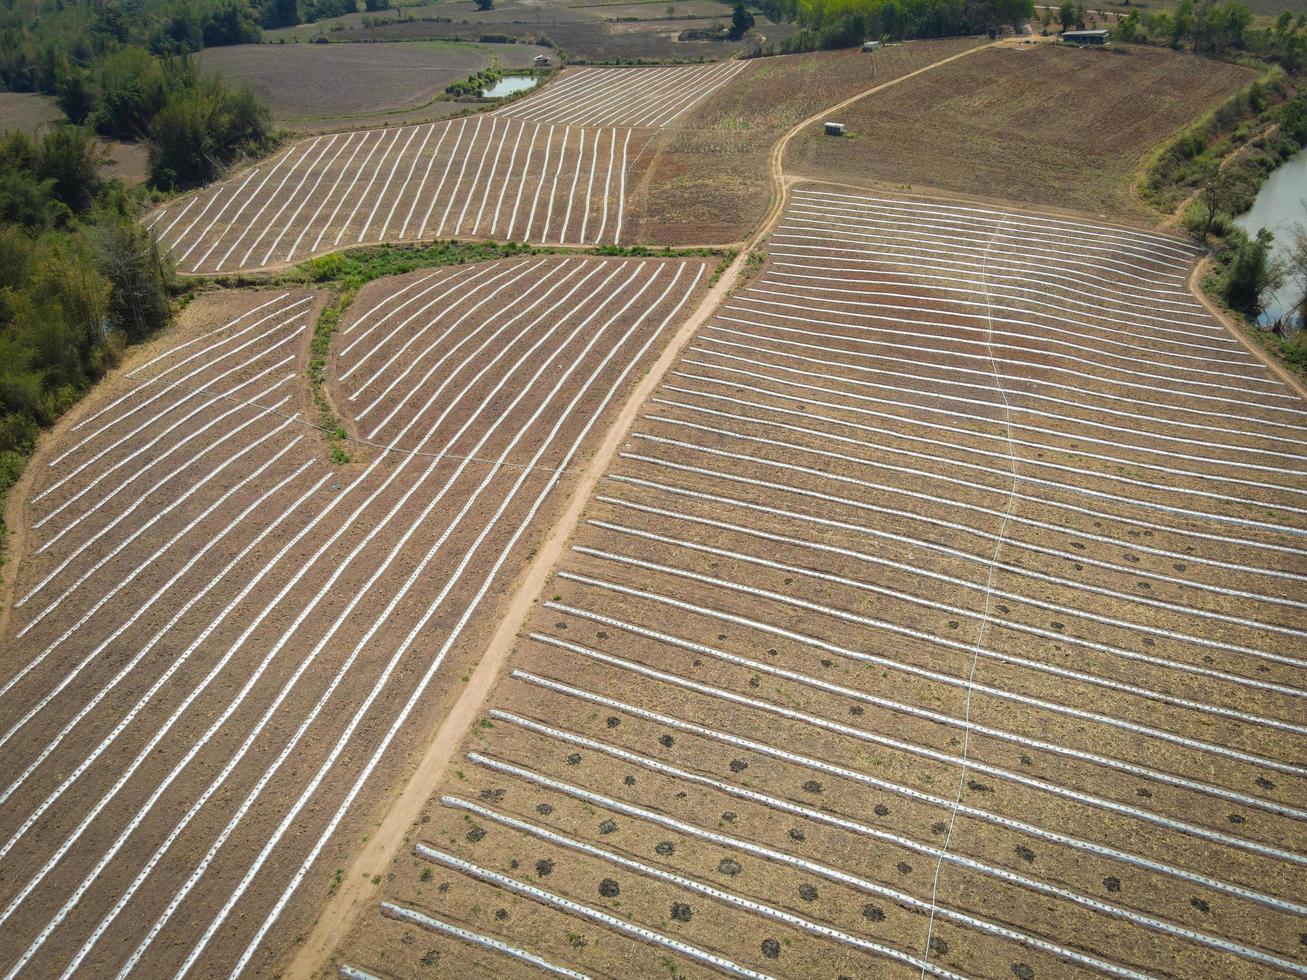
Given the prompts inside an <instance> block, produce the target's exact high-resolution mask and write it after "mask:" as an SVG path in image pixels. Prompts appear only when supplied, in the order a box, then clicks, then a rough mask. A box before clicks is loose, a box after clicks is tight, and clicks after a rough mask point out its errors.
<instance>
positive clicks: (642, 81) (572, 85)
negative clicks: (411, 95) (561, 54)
mask: <svg viewBox="0 0 1307 980" xmlns="http://www.w3.org/2000/svg"><path fill="white" fill-rule="evenodd" d="M747 65H748V62H747V61H725V62H718V63H716V64H707V65H692V66H691V65H686V66H672V67H667V68H571V69H568V70H567V71H565V72H564V73H563V74H562V75H561V76H560V77H559V78H558V80H556V81H554V82H551V83H550V84H549V85H547V86H546V87H545V88H543V89H542V90H541V91H539V92H538V93H534V94H532V95H529V96H527V97H526V98H523V99H519V100H517V101H515V102H511V103H509V104H508V105H506V106H504V107H503V108H502V109H496V110H494V113H493V114H494V115H497V116H509V117H513V118H517V119H527V120H531V121H533V122H545V123H555V124H569V125H576V126H629V127H632V128H649V129H658V128H661V127H663V126H667V125H670V124H671V123H672V122H674V121H675V120H676V119H677V118H678V117H680V116H681V115H683V114H684V113H686V112H688V111H689V110H690V109H691V108H692V107H694V106H695V105H697V104H698V103H700V102H701V101H703V100H704V99H705V98H707V97H708V96H709V95H711V94H712V93H713V92H715V91H717V89H719V88H721V87H722V86H723V85H725V84H726V83H727V82H729V81H730V80H731V79H732V78H734V77H735V76H736V75H738V74H740V72H742V71H744V69H745V68H746V66H747Z"/></svg>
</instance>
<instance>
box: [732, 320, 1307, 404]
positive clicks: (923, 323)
mask: <svg viewBox="0 0 1307 980" xmlns="http://www.w3.org/2000/svg"><path fill="white" fill-rule="evenodd" d="M805 298H806V297H805ZM740 302H741V304H743V305H734V304H727V305H726V306H724V307H723V308H724V309H729V310H733V311H735V312H739V313H752V314H755V315H762V316H774V317H779V318H782V319H787V320H799V321H803V322H808V323H816V324H818V325H824V326H830V325H832V321H829V320H821V319H810V318H808V317H806V316H803V315H802V314H801V313H800V314H788V315H787V314H782V313H777V312H774V310H773V309H772V308H773V307H775V308H780V309H782V310H800V311H803V313H830V312H832V311H831V310H830V309H829V308H828V307H824V306H812V305H809V304H806V303H786V302H782V301H780V300H769V299H762V298H759V297H756V296H752V295H748V296H743V297H740ZM749 304H754V305H749ZM866 305H867V306H868V307H870V308H873V309H880V310H887V311H892V312H891V313H888V314H878V313H864V312H857V311H838V312H839V313H841V314H842V315H843V316H846V317H854V318H857V319H858V320H873V321H877V322H886V323H894V324H899V325H903V324H912V325H913V326H915V327H922V328H924V327H929V328H932V329H935V330H940V331H945V332H946V336H947V338H948V341H949V342H950V343H953V344H959V345H970V346H982V345H983V344H984V340H983V339H978V338H974V337H965V336H957V335H958V334H973V333H980V334H983V333H985V330H984V328H982V327H969V326H963V325H960V324H953V323H945V322H943V321H940V320H928V319H919V318H907V319H905V318H904V317H903V316H902V315H901V314H903V313H930V314H937V312H938V311H934V310H930V309H927V308H924V307H913V306H905V305H902V304H894V303H872V302H868V303H867V304H866ZM755 307H764V309H757V308H755ZM952 315H954V316H963V314H952ZM976 315H977V316H978V315H979V314H976ZM966 316H971V314H966ZM998 319H1001V318H998ZM1024 322H1025V323H1026V324H1027V325H1030V326H1037V325H1036V324H1034V323H1031V322H1029V321H1024ZM844 326H845V327H846V328H849V329H856V330H862V331H864V332H866V333H869V334H881V333H884V334H888V335H890V336H909V335H911V336H917V337H919V338H920V337H922V334H921V331H920V330H916V331H909V330H904V329H892V328H888V327H880V326H869V325H866V324H862V323H851V322H845V324H844ZM994 332H995V334H996V335H997V336H1003V337H1012V338H1015V339H1017V340H1030V339H1031V338H1030V337H1029V336H1028V335H1027V334H1025V333H1022V332H1019V331H1003V330H996V331H994ZM923 339H928V340H932V339H934V340H942V339H943V338H935V337H931V336H929V335H927V336H926V337H925V338H923ZM1044 345H1046V346H1044ZM994 347H995V349H997V350H1004V351H1013V352H1016V353H1019V354H1036V355H1040V356H1043V357H1047V358H1049V359H1050V360H1051V361H1053V362H1055V364H1057V365H1059V366H1060V365H1062V364H1077V365H1083V366H1085V367H1087V368H1097V369H1099V370H1101V371H1104V372H1117V373H1119V374H1123V375H1127V376H1128V377H1132V378H1150V379H1153V380H1154V381H1170V382H1172V383H1175V384H1182V385H1192V386H1193V387H1195V388H1206V389H1211V390H1213V391H1230V392H1241V393H1243V394H1244V395H1261V396H1264V397H1266V398H1283V399H1286V400H1289V401H1291V402H1292V401H1294V400H1297V401H1301V399H1299V398H1298V396H1297V395H1296V394H1293V393H1291V392H1284V391H1279V390H1276V391H1267V390H1265V389H1263V388H1249V387H1246V386H1244V385H1236V384H1222V383H1221V382H1219V381H1202V380H1197V379H1193V378H1188V377H1183V376H1182V372H1186V373H1188V374H1204V375H1210V376H1212V377H1230V375H1229V373H1228V372H1222V371H1215V370H1206V369H1203V370H1200V369H1197V368H1179V367H1176V366H1175V365H1171V364H1170V363H1169V362H1157V361H1151V360H1149V359H1147V358H1143V357H1139V356H1138V355H1136V354H1115V353H1111V352H1107V351H1102V350H1101V348H1100V347H1098V346H1090V345H1084V344H1071V343H1067V342H1063V341H1057V340H1045V339H1044V338H1043V337H1041V338H1040V345H1028V344H1020V343H997V344H995V345H994ZM1051 347H1069V348H1071V349H1072V350H1079V351H1081V352H1082V354H1068V353H1065V352H1063V351H1053V350H1050V349H1049V348H1051ZM932 350H933V351H934V352H935V353H936V354H937V355H938V354H943V355H947V354H949V353H950V351H949V350H948V349H947V348H932ZM1090 353H1099V354H1101V356H1102V357H1104V358H1108V359H1116V360H1119V361H1124V362H1125V363H1127V364H1139V365H1148V366H1153V365H1156V366H1157V367H1158V368H1159V369H1160V368H1171V369H1172V370H1171V371H1169V372H1167V373H1161V372H1160V371H1141V370H1137V369H1135V368H1129V367H1125V366H1123V365H1117V364H1108V363H1104V362H1103V361H1101V360H1096V359H1095V358H1093V357H1087V356H1083V355H1084V354H1090ZM1003 360H1004V362H1005V363H1006V362H1010V360H1011V359H1010V358H1004V359H1003ZM1267 373H1269V372H1267ZM1091 376H1092V377H1094V378H1095V380H1098V381H1100V382H1103V383H1106V384H1121V383H1123V382H1122V381H1121V380H1120V379H1119V378H1116V377H1113V376H1112V375H1111V374H1107V375H1101V374H1094V375H1091ZM1233 377H1234V379H1235V380H1238V379H1239V378H1240V376H1239V375H1235V376H1233ZM1265 383H1266V384H1268V385H1270V384H1271V382H1270V381H1269V380H1268V381H1266V382H1265ZM1273 387H1276V388H1277V389H1278V388H1283V384H1280V385H1278V386H1276V385H1273ZM1162 390H1167V391H1170V392H1172V393H1173V394H1179V395H1184V396H1186V397H1190V398H1203V397H1207V398H1211V399H1212V400H1214V401H1222V400H1224V401H1232V400H1237V401H1239V402H1240V403H1241V404H1247V405H1253V406H1256V407H1258V408H1265V409H1269V410H1272V411H1282V412H1289V413H1291V414H1303V415H1307V411H1304V410H1301V409H1297V408H1292V407H1290V408H1285V407H1281V406H1277V405H1272V404H1270V403H1268V402H1261V401H1252V400H1250V399H1246V398H1245V399H1231V398H1228V397H1227V398H1218V397H1217V396H1215V395H1210V394H1208V393H1207V392H1191V391H1186V390H1185V389H1183V388H1172V389H1162Z"/></svg>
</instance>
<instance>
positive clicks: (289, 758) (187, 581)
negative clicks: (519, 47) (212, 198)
mask: <svg viewBox="0 0 1307 980" xmlns="http://www.w3.org/2000/svg"><path fill="white" fill-rule="evenodd" d="M500 265H502V266H503V267H504V268H506V269H508V270H509V271H510V272H514V273H515V272H518V271H523V270H529V271H528V279H527V280H524V281H523V284H522V289H521V291H519V292H518V293H514V294H509V293H505V294H503V295H502V297H500V299H499V302H497V303H496V304H495V305H490V306H483V307H481V308H479V309H476V310H473V309H472V304H468V305H466V306H459V305H457V304H453V303H451V304H447V305H444V306H439V307H436V308H433V309H431V310H428V311H427V312H426V314H425V315H424V317H423V318H422V319H421V320H418V319H414V320H413V321H411V323H410V324H409V325H408V326H406V327H405V328H403V329H402V330H400V331H399V332H397V333H395V334H394V335H393V336H392V337H391V338H390V340H389V341H388V343H390V344H391V345H393V346H392V347H390V348H384V349H383V350H384V352H388V351H390V350H393V349H395V348H397V347H398V346H400V345H401V344H402V343H403V342H406V341H407V340H409V339H410V338H411V336H413V335H416V334H417V333H418V331H419V330H421V329H430V330H432V331H435V332H437V333H440V332H445V333H448V337H447V346H446V347H445V348H441V349H439V350H435V351H432V352H430V353H424V354H419V353H413V354H410V355H408V357H409V361H408V362H406V363H411V364H413V365H414V366H415V367H417V368H421V369H423V370H425V365H426V364H429V363H434V362H435V360H436V359H437V358H438V357H439V356H441V353H442V351H443V352H446V353H450V352H452V353H451V356H450V357H448V358H447V359H446V360H445V361H444V363H443V365H442V367H441V369H440V375H439V383H437V382H432V383H431V384H424V386H423V387H422V389H421V391H420V396H421V400H420V401H419V400H417V399H413V400H411V401H404V402H401V400H400V397H399V395H400V394H401V393H403V394H405V395H406V394H407V393H408V388H407V387H404V385H403V383H401V384H400V385H397V386H396V388H395V393H396V395H395V400H394V404H395V405H398V406H400V410H399V411H398V412H397V413H396V415H395V419H394V420H393V422H392V427H391V428H388V429H387V430H386V432H385V439H386V442H385V444H384V445H383V446H382V447H381V448H380V449H374V450H372V451H367V452H364V453H361V454H360V455H361V456H362V457H363V459H362V460H361V461H359V462H355V463H351V464H349V465H347V466H343V467H335V468H333V467H332V466H331V465H329V464H328V463H327V462H326V461H325V459H326V455H327V448H326V444H325V443H324V442H323V441H322V440H321V437H320V436H319V435H318V433H317V432H316V431H315V430H314V429H313V428H311V427H309V426H308V425H306V424H305V420H306V419H313V418H316V413H315V412H314V411H313V409H312V408H311V403H310V400H309V396H308V391H307V386H306V385H305V384H304V382H303V372H304V368H305V363H306V358H307V341H308V335H309V330H310V329H311V325H312V320H313V316H315V315H316V312H317V310H318V309H319V307H320V305H321V302H322V299H321V298H320V297H319V296H318V295H316V294H313V293H307V292H304V291H298V292H290V293H280V292H274V291H262V292H257V293H231V294H224V295H223V296H222V297H220V298H218V299H210V298H209V297H202V298H201V299H198V300H196V301H195V302H194V303H193V304H192V305H191V306H190V307H188V309H187V311H186V313H185V315H184V317H183V319H182V323H181V325H180V326H179V328H178V329H177V330H176V331H172V332H170V334H169V336H167V337H164V338H161V339H160V340H159V341H157V342H155V343H154V344H152V345H151V347H150V348H148V349H146V350H143V351H141V352H140V353H138V354H137V355H135V356H134V358H133V362H132V364H129V365H127V368H126V370H125V371H124V372H120V373H118V374H116V375H115V376H114V377H113V378H112V379H111V380H110V382H109V383H108V384H107V385H105V386H103V388H102V389H97V392H96V394H95V395H94V396H93V397H92V398H90V399H88V401H87V402H86V403H85V404H84V405H82V406H79V409H78V411H77V412H76V413H74V415H73V417H72V418H70V419H69V421H68V423H67V424H66V425H65V426H64V427H63V428H61V429H60V430H59V431H58V432H56V433H55V435H54V437H53V438H52V440H51V442H50V444H49V445H48V446H47V447H44V448H43V451H42V455H41V456H40V457H39V458H38V459H37V460H35V461H34V463H33V465H34V466H38V467H41V469H40V470H39V474H38V478H37V480H36V481H35V483H34V484H33V488H32V493H31V497H30V499H29V501H28V504H27V507H26V508H25V509H24V510H23V511H22V512H21V513H22V516H23V518H24V520H25V521H26V523H27V533H26V535H25V541H26V542H27V547H26V549H25V553H24V555H23V556H22V557H21V563H20V565H19V571H18V576H17V584H16V590H15V594H16V597H17V598H18V599H20V600H22V599H26V601H23V602H22V604H21V605H20V606H19V607H18V608H17V609H16V610H14V613H13V615H12V616H11V618H10V626H9V640H8V642H7V644H6V648H7V650H9V651H10V654H9V658H8V666H7V668H6V671H5V680H4V691H3V693H0V697H2V698H4V700H5V703H7V704H8V705H9V709H8V710H7V711H6V712H5V717H6V718H7V721H6V725H5V732H4V733H3V734H0V738H4V739H5V741H6V742H7V743H8V744H7V746H6V753H7V755H6V758H7V759H9V760H10V762H11V766H10V773H11V775H10V778H9V779H8V780H7V781H6V789H5V790H3V791H2V792H3V793H4V797H5V798H4V800H3V801H2V802H0V826H2V827H3V836H4V843H3V844H0V847H3V848H4V851H5V859H4V865H3V866H4V872H3V876H0V890H2V891H3V901H4V907H5V910H6V911H5V912H4V913H3V915H4V918H5V925H4V932H3V934H4V940H3V942H0V945H2V946H3V949H4V955H5V960H6V962H11V963H22V964H23V965H24V968H25V969H26V970H28V971H34V972H36V973H40V974H44V973H56V972H59V971H60V970H62V969H64V968H65V967H67V966H68V965H69V964H70V962H72V961H73V960H74V959H75V961H76V963H77V965H78V966H79V967H80V968H81V969H82V970H83V971H87V972H91V973H95V974H97V975H98V974H104V973H111V972H115V971H117V970H118V969H120V968H121V967H122V966H123V965H124V964H127V963H130V964H133V965H135V966H136V968H137V969H139V970H141V971H143V972H145V973H148V974H151V975H152V974H155V973H160V972H172V971H176V970H179V969H182V968H183V967H187V966H190V965H193V966H194V968H195V969H196V970H197V971H198V972H201V973H207V972H212V971H215V970H219V969H227V968H230V967H231V966H233V965H234V964H236V963H238V962H241V961H242V959H244V960H245V961H246V962H249V963H251V964H252V965H253V966H254V967H255V968H257V969H261V968H264V967H265V966H266V965H267V964H268V963H270V962H274V961H276V960H278V959H279V958H280V957H282V956H284V955H285V954H286V953H287V952H288V951H289V949H290V948H291V946H292V944H293V940H294V937H295V936H296V935H297V934H298V932H299V930H301V929H303V928H304V927H305V926H306V924H307V923H309V922H311V921H312V918H313V914H312V909H313V908H314V907H315V905H316V904H317V903H319V902H320V901H322V900H323V899H324V898H325V896H326V895H327V894H328V892H329V891H330V890H331V887H332V881H333V872H332V869H333V868H334V867H336V866H338V865H339V864H341V863H344V858H345V856H346V855H347V854H348V853H349V851H350V850H351V848H352V847H353V846H355V843H356V842H357V840H358V839H359V837H360V836H366V834H367V828H368V827H369V826H370V825H371V823H372V821H373V819H374V818H375V815H376V812H377V810H376V808H377V805H378V804H379V803H380V802H381V801H382V800H384V799H385V798H386V797H387V796H388V794H389V793H390V792H391V789H392V787H393V786H394V785H395V784H396V782H397V781H398V780H400V779H401V778H402V777H403V775H404V774H405V773H406V772H407V771H408V770H409V768H410V767H411V766H412V765H413V761H414V757H413V753H414V752H415V751H420V748H421V746H422V744H423V743H424V738H425V737H427V736H429V733H430V731H431V730H432V729H433V727H434V726H435V725H436V724H438V722H439V719H440V717H441V715H442V714H443V713H444V711H445V710H446V709H447V708H448V706H449V705H450V704H451V703H452V700H453V699H454V698H455V697H456V696H457V694H458V690H459V687H460V680H459V678H460V677H463V676H464V675H465V673H466V672H467V671H468V670H469V669H470V665H471V664H473V663H474V662H475V661H476V659H477V657H478V656H479V654H480V650H481V646H482V643H483V638H484V635H485V633H486V631H487V630H493V629H494V628H495V625H496V624H495V614H494V611H495V609H496V608H498V607H499V606H500V605H501V603H502V600H503V598H504V596H505V595H506V594H507V593H509V592H510V591H511V588H512V584H513V582H514V580H515V578H516V577H517V574H518V571H519V569H520V568H521V567H522V565H523V563H524V562H525V559H526V557H527V556H529V555H530V554H531V553H532V552H533V550H534V548H535V547H536V546H537V545H538V543H539V540H540V538H541V537H542V535H543V534H544V531H545V530H546V529H547V527H548V523H549V521H550V520H551V519H552V518H553V515H554V514H556V512H557V508H558V507H559V506H561V504H562V501H563V500H565V499H566V495H567V494H568V492H569V486H570V485H571V483H572V481H573V475H572V470H573V468H574V466H575V465H576V461H577V460H578V458H583V456H584V454H585V453H586V452H587V451H588V447H590V446H591V445H592V444H593V442H594V440H596V439H597V438H599V437H600V436H601V434H602V429H603V426H604V424H605V420H606V419H607V418H608V417H609V414H610V413H611V412H612V411H614V410H615V408H614V405H615V404H620V400H621V398H622V396H623V393H624V391H625V390H626V389H627V386H628V385H630V384H631V383H633V381H634V380H635V379H636V378H637V377H638V375H639V371H640V369H641V366H642V365H644V364H646V363H647V361H648V359H651V358H652V357H654V356H656V354H657V352H658V350H659V347H660V345H661V343H662V342H663V341H664V339H665V337H666V336H668V331H669V330H671V329H674V325H675V322H676V320H677V318H678V317H680V316H682V315H684V311H685V309H686V308H687V306H688V305H689V304H690V303H691V301H692V297H693V295H694V294H695V292H696V290H697V289H699V288H701V287H702V283H703V281H704V279H705V278H706V276H707V269H706V266H705V264H704V263H702V262H699V261H679V260H678V261H664V260H647V261H636V260H626V259H567V258H558V259H549V260H547V261H546V262H545V263H544V265H543V266H542V267H540V268H536V267H534V266H533V265H532V263H531V262H530V261H529V260H528V261H513V262H508V263H502V264H500ZM479 271H483V270H480V269H479V267H476V266H473V267H469V268H467V269H458V270H441V271H440V273H439V274H438V275H439V276H441V277H445V276H449V277H452V276H454V275H459V274H466V275H467V276H468V277H469V278H471V277H472V276H475V275H476V274H477V273H478V272H479ZM422 275H431V274H430V273H417V274H414V276H412V277H409V279H408V280H406V281H403V282H399V283H396V282H394V281H391V282H390V283H387V282H384V281H383V282H379V283H375V284H373V285H372V286H370V287H369V289H368V290H367V291H366V292H365V294H364V295H363V296H362V297H361V298H360V301H359V302H360V306H359V307H358V309H359V310H368V308H369V307H368V306H365V305H364V304H371V302H372V301H374V300H375V301H377V302H379V303H380V305H381V307H382V311H381V312H382V313H384V312H385V310H386V309H389V308H390V307H393V306H395V305H396V304H395V303H394V302H391V303H390V304H389V306H387V305H386V303H385V300H386V299H387V297H386V293H387V290H388V288H389V289H392V290H396V291H398V290H400V289H401V287H402V286H403V285H405V284H406V283H407V282H410V281H412V280H415V279H418V278H420V277H421V276H422ZM586 277H590V280H589V281H591V282H593V283H600V282H607V287H606V289H605V290H603V291H601V292H597V293H596V292H594V290H585V291H581V290H578V291H577V292H575V293H574V294H573V295H572V296H571V297H570V299H569V300H568V301H567V302H566V303H565V304H560V305H558V306H557V307H556V308H553V309H552V310H551V311H550V312H549V313H548V315H546V316H544V317H540V318H537V319H533V320H532V321H531V322H530V330H529V331H526V332H522V335H521V336H517V337H515V335H514V334H512V333H510V332H509V329H511V325H512V322H513V314H514V312H515V311H517V310H518V309H519V307H520V305H521V304H529V303H531V302H532V301H533V299H534V298H535V297H536V295H537V294H544V293H545V292H546V290H547V289H548V288H549V284H550V283H552V282H555V281H568V282H570V281H572V280H574V279H575V280H582V279H585V278H586ZM606 277H611V279H607V278H606ZM372 312H376V311H372ZM464 313H467V314H468V315H466V316H463V314H464ZM380 316H381V314H380V313H378V317H379V318H380ZM260 318H266V319H265V320H264V321H263V322H260ZM384 322H385V323H386V325H387V326H388V327H390V326H393V321H384ZM352 323H353V318H351V320H350V321H348V322H347V323H346V324H345V325H344V326H345V327H346V328H348V327H349V326H351V325H352ZM523 324H525V321H523ZM451 325H453V329H452V331H450V330H447V329H446V328H449V327H451ZM501 328H509V329H501ZM406 331H407V332H406ZM347 336H348V335H347V334H346V333H344V331H342V332H341V333H339V334H338V335H337V339H336V350H337V351H339V350H340V349H341V347H342V343H343V341H344V340H345V339H346V337H347ZM458 341H462V343H458ZM483 341H487V342H486V343H483ZM242 344H248V345H249V346H246V347H244V348H243V349H242V347H241V345H242ZM364 349H366V348H364V347H360V348H359V350H364ZM188 357H194V360H191V361H189V362H188V361H186V358H188ZM282 360H285V361H286V363H284V364H282V363H281V361H282ZM133 365H136V366H139V373H138V374H136V375H135V376H130V375H129V374H128V373H127V372H128V371H130V370H131V369H132V368H133ZM191 372H194V374H193V376H188V375H189V374H190V373H191ZM414 380H415V379H412V378H410V379H407V383H408V384H409V385H410V386H411V385H412V384H413V383H414ZM332 383H333V384H334V383H335V382H334V379H333V381H332ZM197 389H198V390H197ZM156 396H157V397H156ZM151 397H155V400H154V401H153V402H150V401H149V399H150V398H151ZM206 398H208V399H210V401H209V402H205V401H204V399H206ZM245 402H250V404H245ZM339 403H340V404H341V405H347V404H348V401H347V399H340V400H339ZM195 408H199V409H200V410H199V411H195V412H194V413H193V414H192V415H191V417H189V418H187V414H188V413H190V412H191V411H192V409H195ZM229 410H231V411H232V414H231V415H229V416H227V417H225V418H224V417H222V416H221V414H220V413H222V412H224V411H229ZM156 416H157V417H156ZM354 425H356V422H354V421H352V422H351V423H350V426H351V427H353V426H354ZM83 440H85V442H84V443H83ZM383 449H386V450H388V451H382V450H383ZM65 454H66V455H65ZM52 462H53V464H54V465H49V466H48V465H47V464H49V463H52ZM174 471H175V472H174ZM38 525H39V526H38ZM61 532H62V533H61ZM52 541H53V543H52V544H51V543H50V542H52ZM47 544H49V547H48V548H47V549H46V550H45V551H43V552H42V551H39V550H38V549H42V548H44V547H45V546H46V545H47ZM47 609H48V611H46V610H47ZM47 940H53V941H47Z"/></svg>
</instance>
